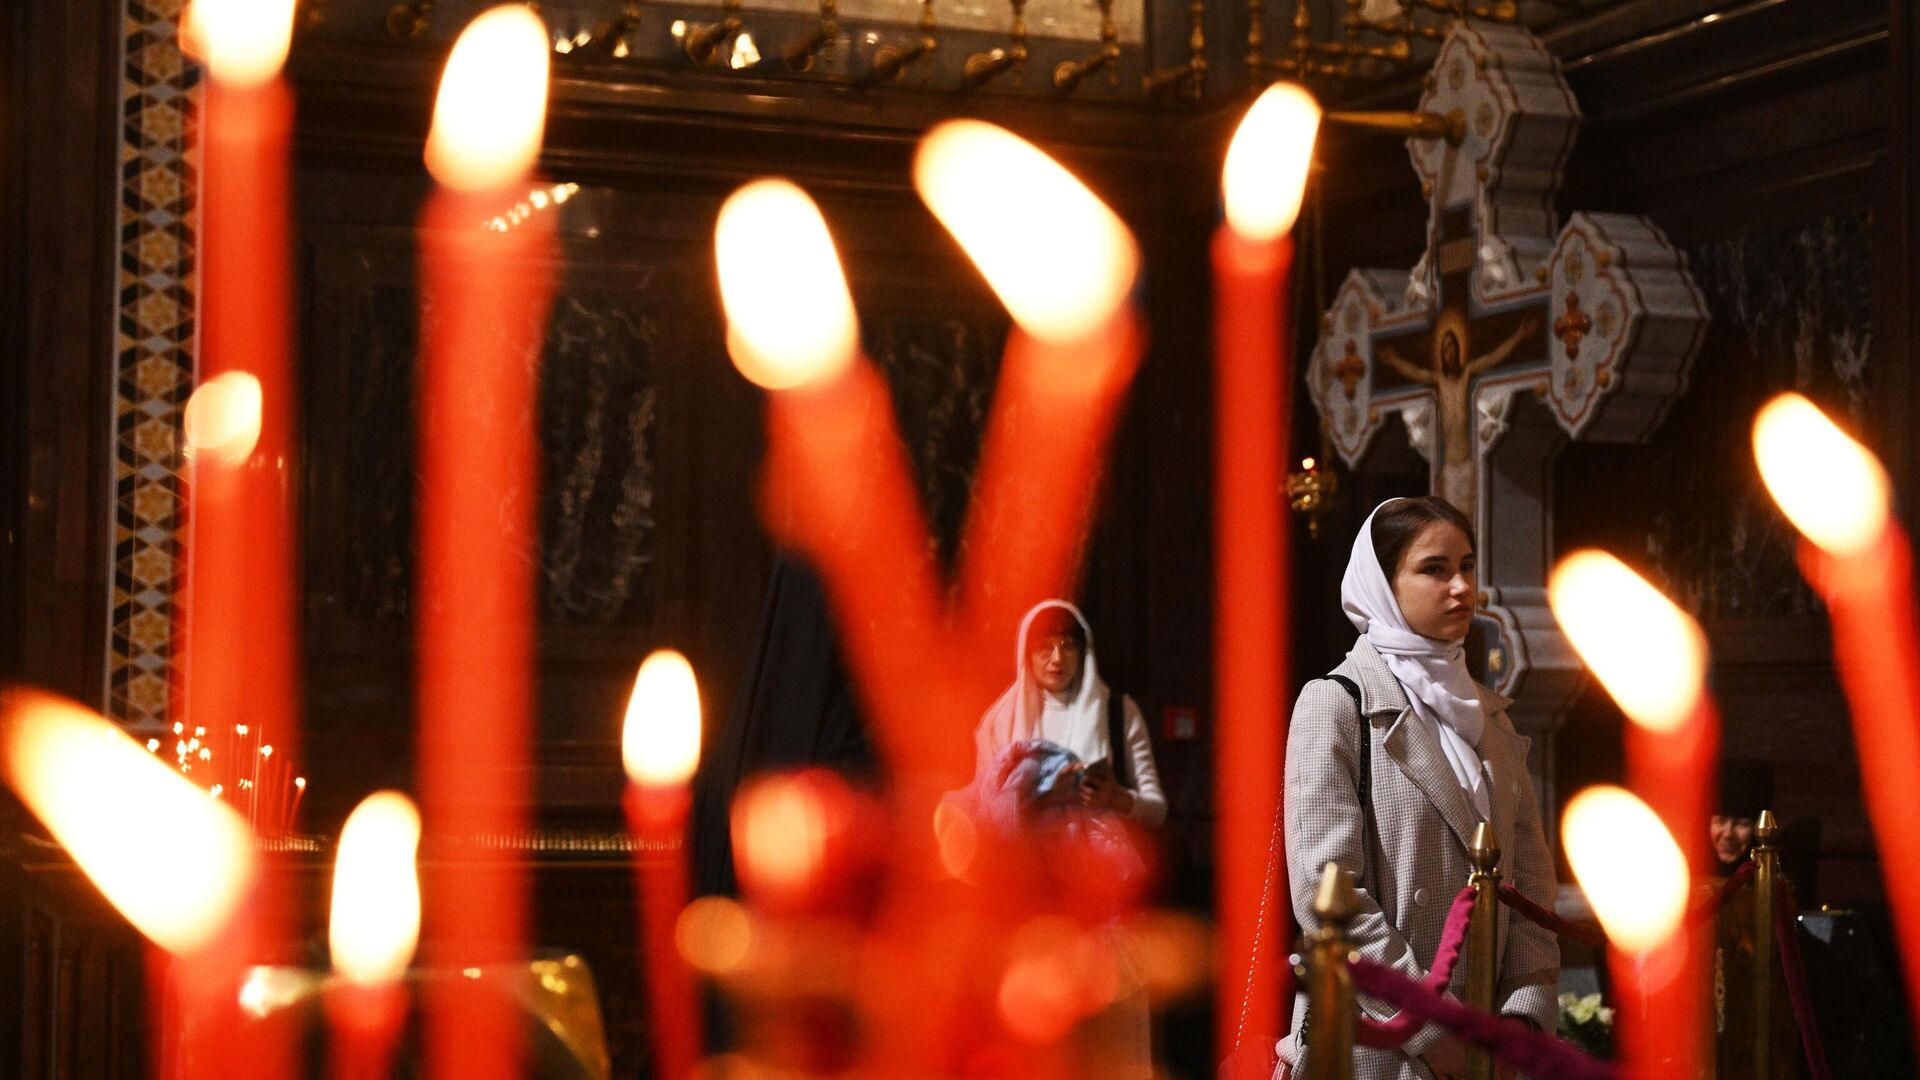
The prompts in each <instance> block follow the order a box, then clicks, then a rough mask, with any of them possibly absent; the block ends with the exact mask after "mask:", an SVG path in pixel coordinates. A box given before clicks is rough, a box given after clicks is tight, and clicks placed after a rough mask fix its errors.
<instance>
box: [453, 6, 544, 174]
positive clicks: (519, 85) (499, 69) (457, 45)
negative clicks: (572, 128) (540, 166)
mask: <svg viewBox="0 0 1920 1080" xmlns="http://www.w3.org/2000/svg"><path fill="white" fill-rule="evenodd" d="M550 56H551V53H550V52H549V51H548V48H547V30H546V25H545V24H544V23H542V22H541V21H540V16H538V15H536V14H534V13H533V12H532V11H531V10H530V9H528V8H527V7H526V5H524V4H501V5H499V6H497V7H493V8H489V9H488V10H486V11H484V12H482V13H481V14H480V16H479V17H478V18H476V19H474V20H473V21H472V22H470V23H468V24H467V28H466V29H465V30H463V31H461V33H460V39H459V40H458V41H456V42H454V44H453V52H452V54H451V55H449V56H448V57H447V66H446V70H445V72H444V73H443V74H442V75H441V76H440V95H439V97H438V98H437V99H436V100H435V102H434V106H433V129H432V131H431V132H430V133H429V134H428V135H427V154H426V159H427V171H428V172H431V173H432V174H433V178H434V180H436V181H437V182H439V183H440V184H441V185H443V186H445V187H449V188H453V189H455V190H457V191H490V190H494V189H497V188H500V187H502V186H504V185H506V184H509V183H511V182H513V181H514V180H517V179H519V178H520V177H521V176H523V175H525V174H526V172H527V170H529V169H531V168H532V167H533V163H534V161H535V160H537V159H538V158H539V156H540V140H541V136H542V134H543V133H544V131H545V128H546V118H547V82H548V70H547V65H548V60H549V58H550Z"/></svg>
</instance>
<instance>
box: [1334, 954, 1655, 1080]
mask: <svg viewBox="0 0 1920 1080" xmlns="http://www.w3.org/2000/svg"><path fill="white" fill-rule="evenodd" d="M1353 982H1354V985H1355V986H1357V987H1358V988H1359V989H1360V990H1361V991H1363V992H1365V993H1368V994H1371V995H1373V996H1374V997H1377V998H1379V999H1380V1000H1382V1001H1385V1002H1387V1003H1388V1004H1390V1005H1393V1006H1396V1007H1397V1008H1399V1010H1400V1014H1399V1015H1400V1016H1411V1017H1414V1023H1415V1024H1422V1023H1429V1022H1431V1023H1435V1024H1439V1025H1440V1026H1442V1027H1444V1028H1446V1029H1447V1030H1449V1031H1451V1032H1453V1033H1454V1034H1455V1035H1458V1036H1459V1037H1460V1038H1462V1039H1465V1040H1466V1041H1467V1042H1470V1043H1473V1044H1474V1045H1475V1046H1482V1047H1485V1048H1486V1049H1487V1050H1489V1051H1491V1052H1492V1054H1493V1056H1494V1057H1495V1058H1498V1059H1499V1060H1501V1061H1504V1062H1506V1063H1507V1064H1509V1065H1512V1066H1513V1067H1514V1068H1516V1069H1519V1070H1520V1071H1521V1072H1523V1073H1525V1074H1527V1075H1528V1076H1552V1077H1556V1078H1559V1080H1618V1076H1619V1073H1618V1071H1617V1070H1616V1069H1615V1068H1614V1067H1613V1066H1612V1065H1609V1064H1607V1063H1606V1062H1602V1061H1595V1060H1594V1059H1592V1058H1590V1057H1588V1056H1587V1055H1585V1054H1583V1053H1581V1052H1580V1051H1578V1050H1576V1049H1574V1048H1573V1047H1572V1046H1571V1045H1569V1044H1567V1043H1564V1042H1561V1041H1560V1040H1559V1039H1556V1038H1554V1037H1553V1036H1551V1035H1546V1034H1543V1033H1541V1032H1537V1031H1535V1030H1533V1029H1532V1028H1530V1027H1528V1026H1527V1025H1525V1024H1522V1023H1520V1022H1519V1021H1517V1020H1507V1019H1503V1018H1501V1017H1498V1016H1494V1015H1493V1014H1491V1013H1485V1012H1481V1011H1480V1010H1479V1009H1475V1008H1472V1007H1470V1006H1467V1005H1463V1004H1461V1003H1460V1002H1458V1001H1455V1000H1454V999H1452V998H1450V997H1445V996H1443V995H1441V994H1439V993H1437V992H1435V991H1434V990H1433V989H1432V988H1430V987H1428V986H1426V985H1424V984H1422V983H1420V982H1416V981H1415V980H1413V979H1409V978H1407V977H1406V976H1405V975H1402V974H1401V973H1400V972H1399V971H1397V970H1395V969H1393V968H1391V967H1388V966H1387V965H1385V964H1382V963H1380V962H1379V961H1377V960H1369V959H1367V958H1366V957H1364V956H1356V957H1354V958H1353ZM1395 1019H1396V1020H1397V1019H1399V1017H1395Z"/></svg>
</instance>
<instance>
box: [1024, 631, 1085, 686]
mask: <svg viewBox="0 0 1920 1080" xmlns="http://www.w3.org/2000/svg"><path fill="white" fill-rule="evenodd" d="M1085 654H1086V650H1085V649H1084V648H1082V647H1081V646H1080V643H1079V642H1077V641H1075V640H1073V639H1072V638H1070V637H1068V636H1067V635H1065V634H1049V635H1047V636H1045V637H1042V638H1037V639H1035V641H1034V643H1033V647H1032V648H1031V649H1029V650H1028V651H1027V666H1028V667H1029V668H1030V669H1031V670H1032V671H1033V681H1034V682H1037V683H1039V684H1040V689H1042V690H1050V691H1052V692H1053V693H1056V694H1064V693H1066V691H1067V688H1068V687H1070V686H1072V685H1073V681H1074V680H1075V679H1077V678H1079V677H1080V661H1081V660H1082V659H1083V658H1084V657H1085Z"/></svg>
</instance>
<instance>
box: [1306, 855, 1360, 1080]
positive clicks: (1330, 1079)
mask: <svg viewBox="0 0 1920 1080" xmlns="http://www.w3.org/2000/svg"><path fill="white" fill-rule="evenodd" d="M1358 910H1359V902H1358V900H1356V899H1355V897H1354V895H1353V884H1352V883H1351V882H1349V881H1348V880H1347V875H1346V874H1345V872H1343V871H1342V870H1341V869H1340V864H1339V863H1328V864H1327V866H1326V869H1325V870H1323V871H1321V874H1320V891H1319V892H1318V893H1317V894H1315V896H1314V898H1313V913H1314V914H1315V915H1317V916H1319V919H1320V926H1319V928H1318V929H1316V930H1314V931H1313V932H1312V933H1311V934H1308V935H1307V1041H1308V1047H1307V1055H1306V1056H1307V1067H1306V1080H1353V971H1352V969H1351V968H1349V967H1348V966H1347V958H1348V956H1349V954H1350V950H1349V949H1348V947H1347V923H1349V922H1351V921H1352V920H1353V916H1354V915H1355V913H1356V912H1357V911H1358Z"/></svg>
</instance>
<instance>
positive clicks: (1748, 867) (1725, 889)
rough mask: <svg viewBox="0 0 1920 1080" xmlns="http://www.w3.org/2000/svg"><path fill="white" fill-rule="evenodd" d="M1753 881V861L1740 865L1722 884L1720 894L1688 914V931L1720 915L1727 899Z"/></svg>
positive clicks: (1710, 897) (1749, 860) (1715, 894)
mask: <svg viewBox="0 0 1920 1080" xmlns="http://www.w3.org/2000/svg"><path fill="white" fill-rule="evenodd" d="M1752 880H1753V860H1752V859H1748V860H1747V861H1746V862H1743V863H1741V864H1740V869H1738V870H1735V871H1734V872H1733V875H1732V876H1731V877H1729V878H1727V880H1725V881H1723V882H1721V883H1720V889H1719V891H1718V892H1716V893H1714V894H1713V895H1712V896H1709V897H1707V898H1706V899H1705V900H1702V901H1701V902H1700V904H1699V905H1698V906H1697V907H1695V908H1694V909H1693V910H1692V911H1689V912H1687V929H1689V930H1691V929H1693V928H1694V927H1696V926H1699V925H1700V924H1701V923H1703V922H1706V921H1707V920H1708V919H1711V918H1713V917H1714V916H1715V915H1718V914H1720V909H1721V908H1723V907H1726V906H1727V897H1729V896H1732V895H1733V894H1734V893H1736V892H1739V891H1740V889H1741V887H1742V886H1744V885H1746V883H1747V882H1749V881H1752Z"/></svg>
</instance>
